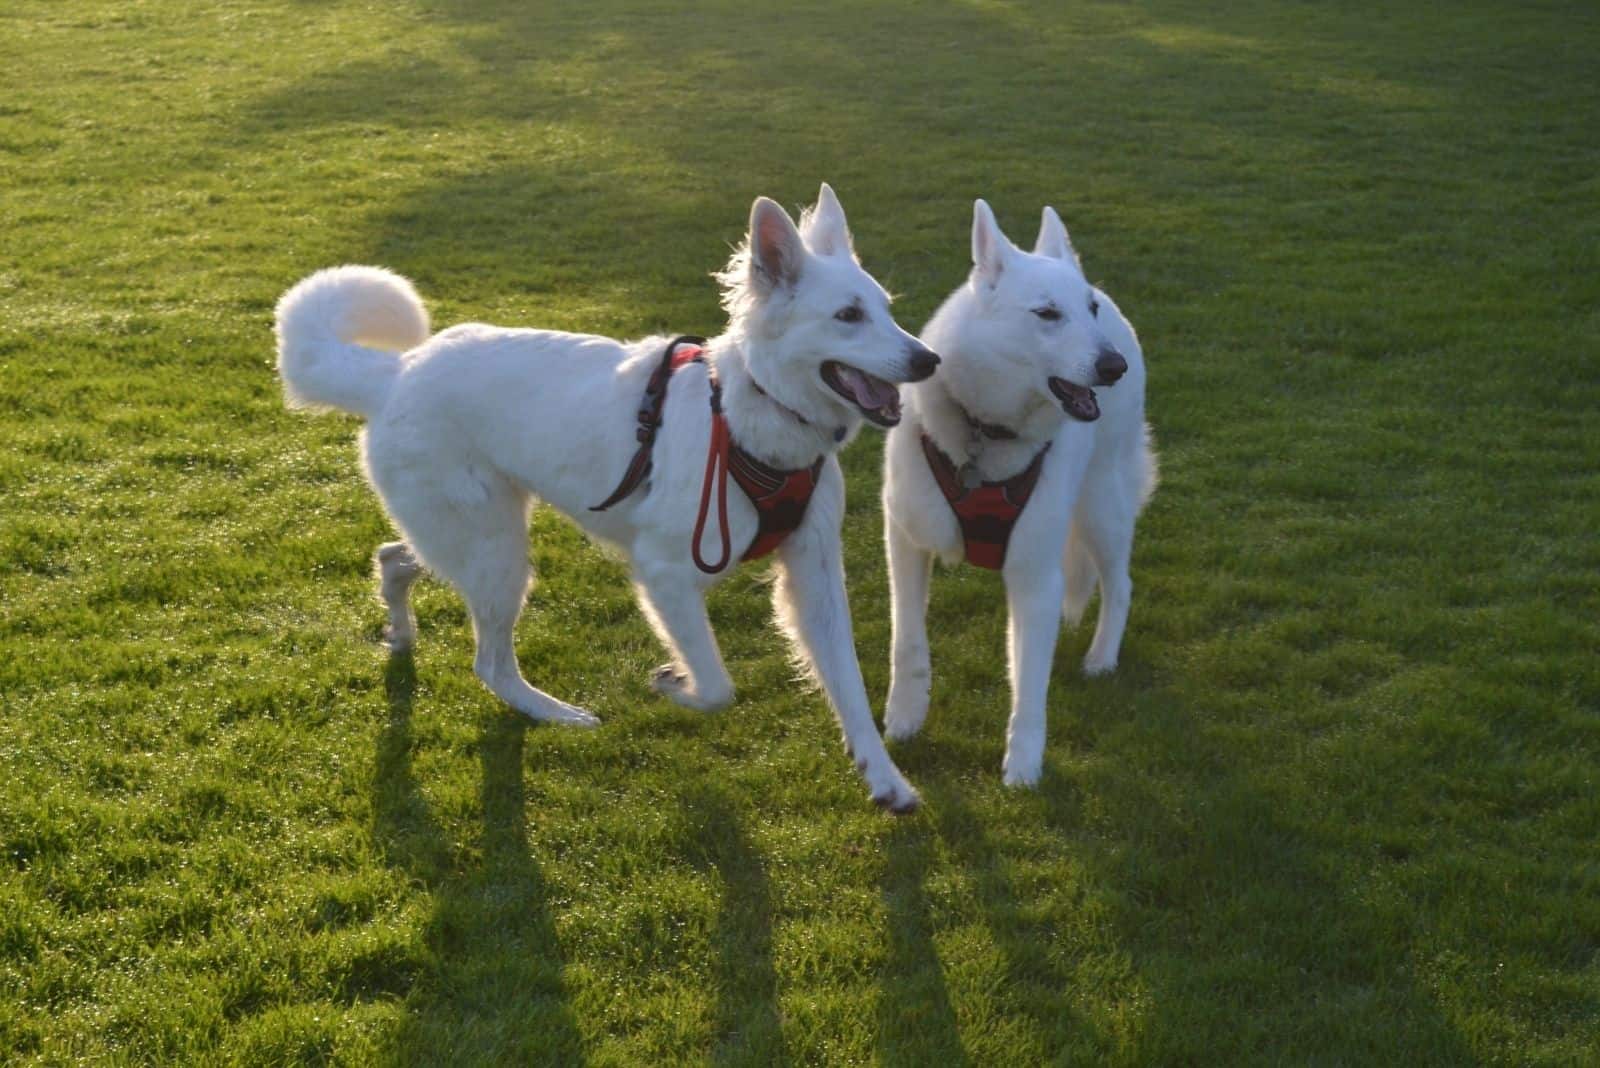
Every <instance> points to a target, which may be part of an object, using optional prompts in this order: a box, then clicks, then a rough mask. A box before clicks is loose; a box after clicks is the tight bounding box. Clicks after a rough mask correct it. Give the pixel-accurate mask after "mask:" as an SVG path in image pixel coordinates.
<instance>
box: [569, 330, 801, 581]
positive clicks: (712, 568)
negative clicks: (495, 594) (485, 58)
mask: <svg viewBox="0 0 1600 1068" xmlns="http://www.w3.org/2000/svg"><path fill="white" fill-rule="evenodd" d="M704 344H705V338H701V337H690V336H684V337H680V338H677V339H675V340H674V341H672V342H671V343H670V344H669V345H667V350H666V351H665V352H664V353H662V354H661V363H660V364H659V365H657V367H656V369H655V371H654V372H653V373H652V374H651V375H650V381H649V383H648V384H647V385H646V386H645V389H644V400H643V402H642V403H640V405H639V429H638V430H637V431H636V433H635V437H637V438H638V440H639V448H638V450H637V451H635V452H634V454H633V459H632V460H631V461H630V462H629V463H628V470H627V471H626V472H624V473H623V476H622V481H621V482H619V483H617V488H616V489H614V490H612V491H611V496H609V497H607V498H606V499H605V500H604V501H602V502H601V503H600V504H597V505H595V506H594V507H593V508H591V509H590V511H593V512H603V511H605V510H606V509H607V508H610V507H611V506H612V505H614V504H616V503H617V502H618V501H620V500H622V499H623V498H625V497H627V496H628V495H629V494H630V493H632V492H633V491H634V490H636V489H638V488H639V484H640V483H641V482H643V481H644V480H645V478H646V477H647V476H648V475H649V474H650V469H651V467H652V466H653V465H654V461H653V460H652V459H651V455H650V454H651V450H652V449H653V448H654V446H655V441H656V431H657V430H659V429H660V428H661V410H662V408H663V407H665V405H666V402H667V385H668V383H670V382H671V381H672V374H673V372H674V371H676V370H677V369H678V368H680V367H683V366H684V365H686V364H691V363H705V364H706V374H707V375H708V376H709V378H710V382H711V445H710V447H709V448H708V449H707V450H706V473H705V479H704V481H703V482H702V483H701V486H700V512H699V514H698V515H697V516H696V518H695V523H694V540H693V542H692V543H691V545H690V547H691V549H692V550H693V554H694V562H695V566H696V567H698V568H699V569H700V570H701V571H704V572H706V573H707V574H709V575H715V574H716V573H717V572H719V571H721V570H722V569H723V568H725V567H727V566H728V557H729V556H730V555H731V553H732V547H731V546H730V544H729V535H728V475H729V474H732V475H733V480H734V481H735V482H737V483H738V484H739V488H740V489H742V490H744V492H745V496H747V497H749V498H750V503H751V504H752V505H754V506H755V510H756V520H757V527H756V536H755V538H754V539H753V540H752V541H751V542H750V546H749V548H747V549H745V551H744V554H743V555H742V556H740V557H739V559H741V560H755V559H757V558H758V557H762V556H765V555H767V554H768V553H770V552H771V551H772V550H774V549H776V548H777V547H778V546H779V545H781V544H782V543H783V539H785V538H787V537H788V536H789V535H790V534H792V533H794V531H795V529H796V528H797V527H799V526H800V521H801V520H802V519H804V518H805V514H806V505H807V504H808V503H809V502H810V501H811V494H812V493H813V492H814V491H815V490H816V488H817V479H818V477H819V476H820V475H821V474H822V457H820V456H819V457H817V461H816V463H814V464H812V465H811V466H810V467H801V468H796V469H795V470H793V471H780V470H778V469H777V468H775V467H770V466H768V465H767V464H764V463H762V462H761V461H760V460H757V459H756V458H755V457H754V456H751V455H750V454H749V453H748V452H746V451H745V450H743V449H741V448H740V447H739V446H738V445H736V444H734V441H733V435H732V434H731V433H730V432H729V430H728V417H727V416H726V415H724V414H723V412H722V384H721V383H720V382H718V381H717V374H716V371H715V370H713V369H712V367H711V365H710V364H709V363H706V358H705V350H704V349H703V348H702V346H703V345H704ZM713 482H715V484H716V492H717V526H718V529H719V531H720V533H721V534H722V557H721V559H719V560H718V561H717V562H716V563H714V564H712V563H707V562H706V561H705V559H704V558H703V557H702V556H701V555H700V542H701V539H702V537H703V536H704V534H705V528H706V519H707V516H708V514H709V513H710V509H711V487H712V484H713Z"/></svg>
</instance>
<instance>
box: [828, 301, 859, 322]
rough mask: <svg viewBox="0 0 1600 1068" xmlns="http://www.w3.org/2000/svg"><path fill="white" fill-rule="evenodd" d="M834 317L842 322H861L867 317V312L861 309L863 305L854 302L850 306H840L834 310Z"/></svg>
mask: <svg viewBox="0 0 1600 1068" xmlns="http://www.w3.org/2000/svg"><path fill="white" fill-rule="evenodd" d="M833 317H834V318H835V319H837V320H839V321H840V322H841V323H859V322H860V321H861V320H863V319H865V318H866V317H867V313H866V312H864V311H862V310H861V305H859V304H852V305H850V306H849V307H848V308H840V309H839V310H838V311H836V312H834V313H833Z"/></svg>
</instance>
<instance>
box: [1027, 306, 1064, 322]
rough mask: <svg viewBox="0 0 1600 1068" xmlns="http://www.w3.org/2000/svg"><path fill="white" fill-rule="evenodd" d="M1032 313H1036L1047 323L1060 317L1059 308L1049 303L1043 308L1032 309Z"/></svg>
mask: <svg viewBox="0 0 1600 1068" xmlns="http://www.w3.org/2000/svg"><path fill="white" fill-rule="evenodd" d="M1033 314H1035V315H1037V316H1038V317H1039V318H1041V319H1043V320H1044V321H1045V322H1047V323H1053V322H1055V321H1057V320H1058V319H1060V318H1061V309H1060V308H1058V307H1056V306H1055V305H1054V304H1050V305H1046V306H1045V307H1043V308H1035V309H1033Z"/></svg>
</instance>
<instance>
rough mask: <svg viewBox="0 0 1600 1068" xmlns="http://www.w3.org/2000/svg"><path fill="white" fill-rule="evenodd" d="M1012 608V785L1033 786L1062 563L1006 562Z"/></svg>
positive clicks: (1040, 755) (1007, 768) (1008, 770)
mask: <svg viewBox="0 0 1600 1068" xmlns="http://www.w3.org/2000/svg"><path fill="white" fill-rule="evenodd" d="M1005 579H1006V602H1007V605H1008V606H1009V608H1010V610H1011V633H1010V635H1009V643H1010V653H1011V723H1010V725H1009V726H1008V727H1007V729H1006V759H1005V764H1004V765H1003V769H1002V770H1003V771H1004V773H1005V783H1006V785H1007V786H1032V785H1034V784H1035V783H1037V782H1038V781H1039V773H1040V771H1041V770H1042V769H1043V767H1044V740H1045V722H1044V721H1045V696H1046V694H1047V692H1048V690H1049V687H1050V664H1051V661H1052V660H1053V659H1054V657H1055V651H1056V632H1057V631H1058V630H1060V629H1061V596H1062V592H1063V590H1064V589H1065V586H1066V582H1065V580H1064V579H1063V577H1062V574H1061V568H1060V566H1059V565H1056V566H1048V565H1047V566H1043V567H1040V568H1016V569H1012V568H1007V569H1006V572H1005Z"/></svg>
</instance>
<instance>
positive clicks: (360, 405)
mask: <svg viewBox="0 0 1600 1068" xmlns="http://www.w3.org/2000/svg"><path fill="white" fill-rule="evenodd" d="M275 330H276V333H277V336H278V374H279V375H280V376H281V377H282V378H283V393H284V399H285V401H286V402H287V403H288V405H289V407H291V408H313V409H317V408H321V409H327V408H342V409H344V410H345V411H347V412H354V413H355V414H357V415H361V416H366V417H368V418H370V417H372V416H374V415H376V414H377V413H378V412H380V411H382V410H383V405H384V401H385V399H386V398H387V397H388V395H389V388H390V386H391V385H393V384H394V380H395V376H396V375H398V374H399V373H400V366H401V363H400V354H401V353H403V352H405V351H407V350H409V349H413V348H416V347H417V346H418V345H420V344H422V343H423V342H424V341H426V340H428V336H429V334H430V333H431V330H430V329H429V326H428V310H427V309H426V308H425V307H423V305H422V298H421V297H419V296H417V291H416V290H415V289H414V288H412V286H411V283H410V282H408V281H406V280H405V279H404V278H402V277H400V276H399V275H397V274H395V273H394V272H393V271H386V270H384V269H383V268H382V267H330V268H328V269H327V270H324V271H318V272H317V273H316V274H314V275H311V276H310V277H309V278H304V279H301V281H300V282H299V283H298V284H296V285H295V287H294V288H293V289H291V290H289V292H287V293H285V294H284V295H283V299H281V300H279V301H278V310H277V322H276V325H275Z"/></svg>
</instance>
